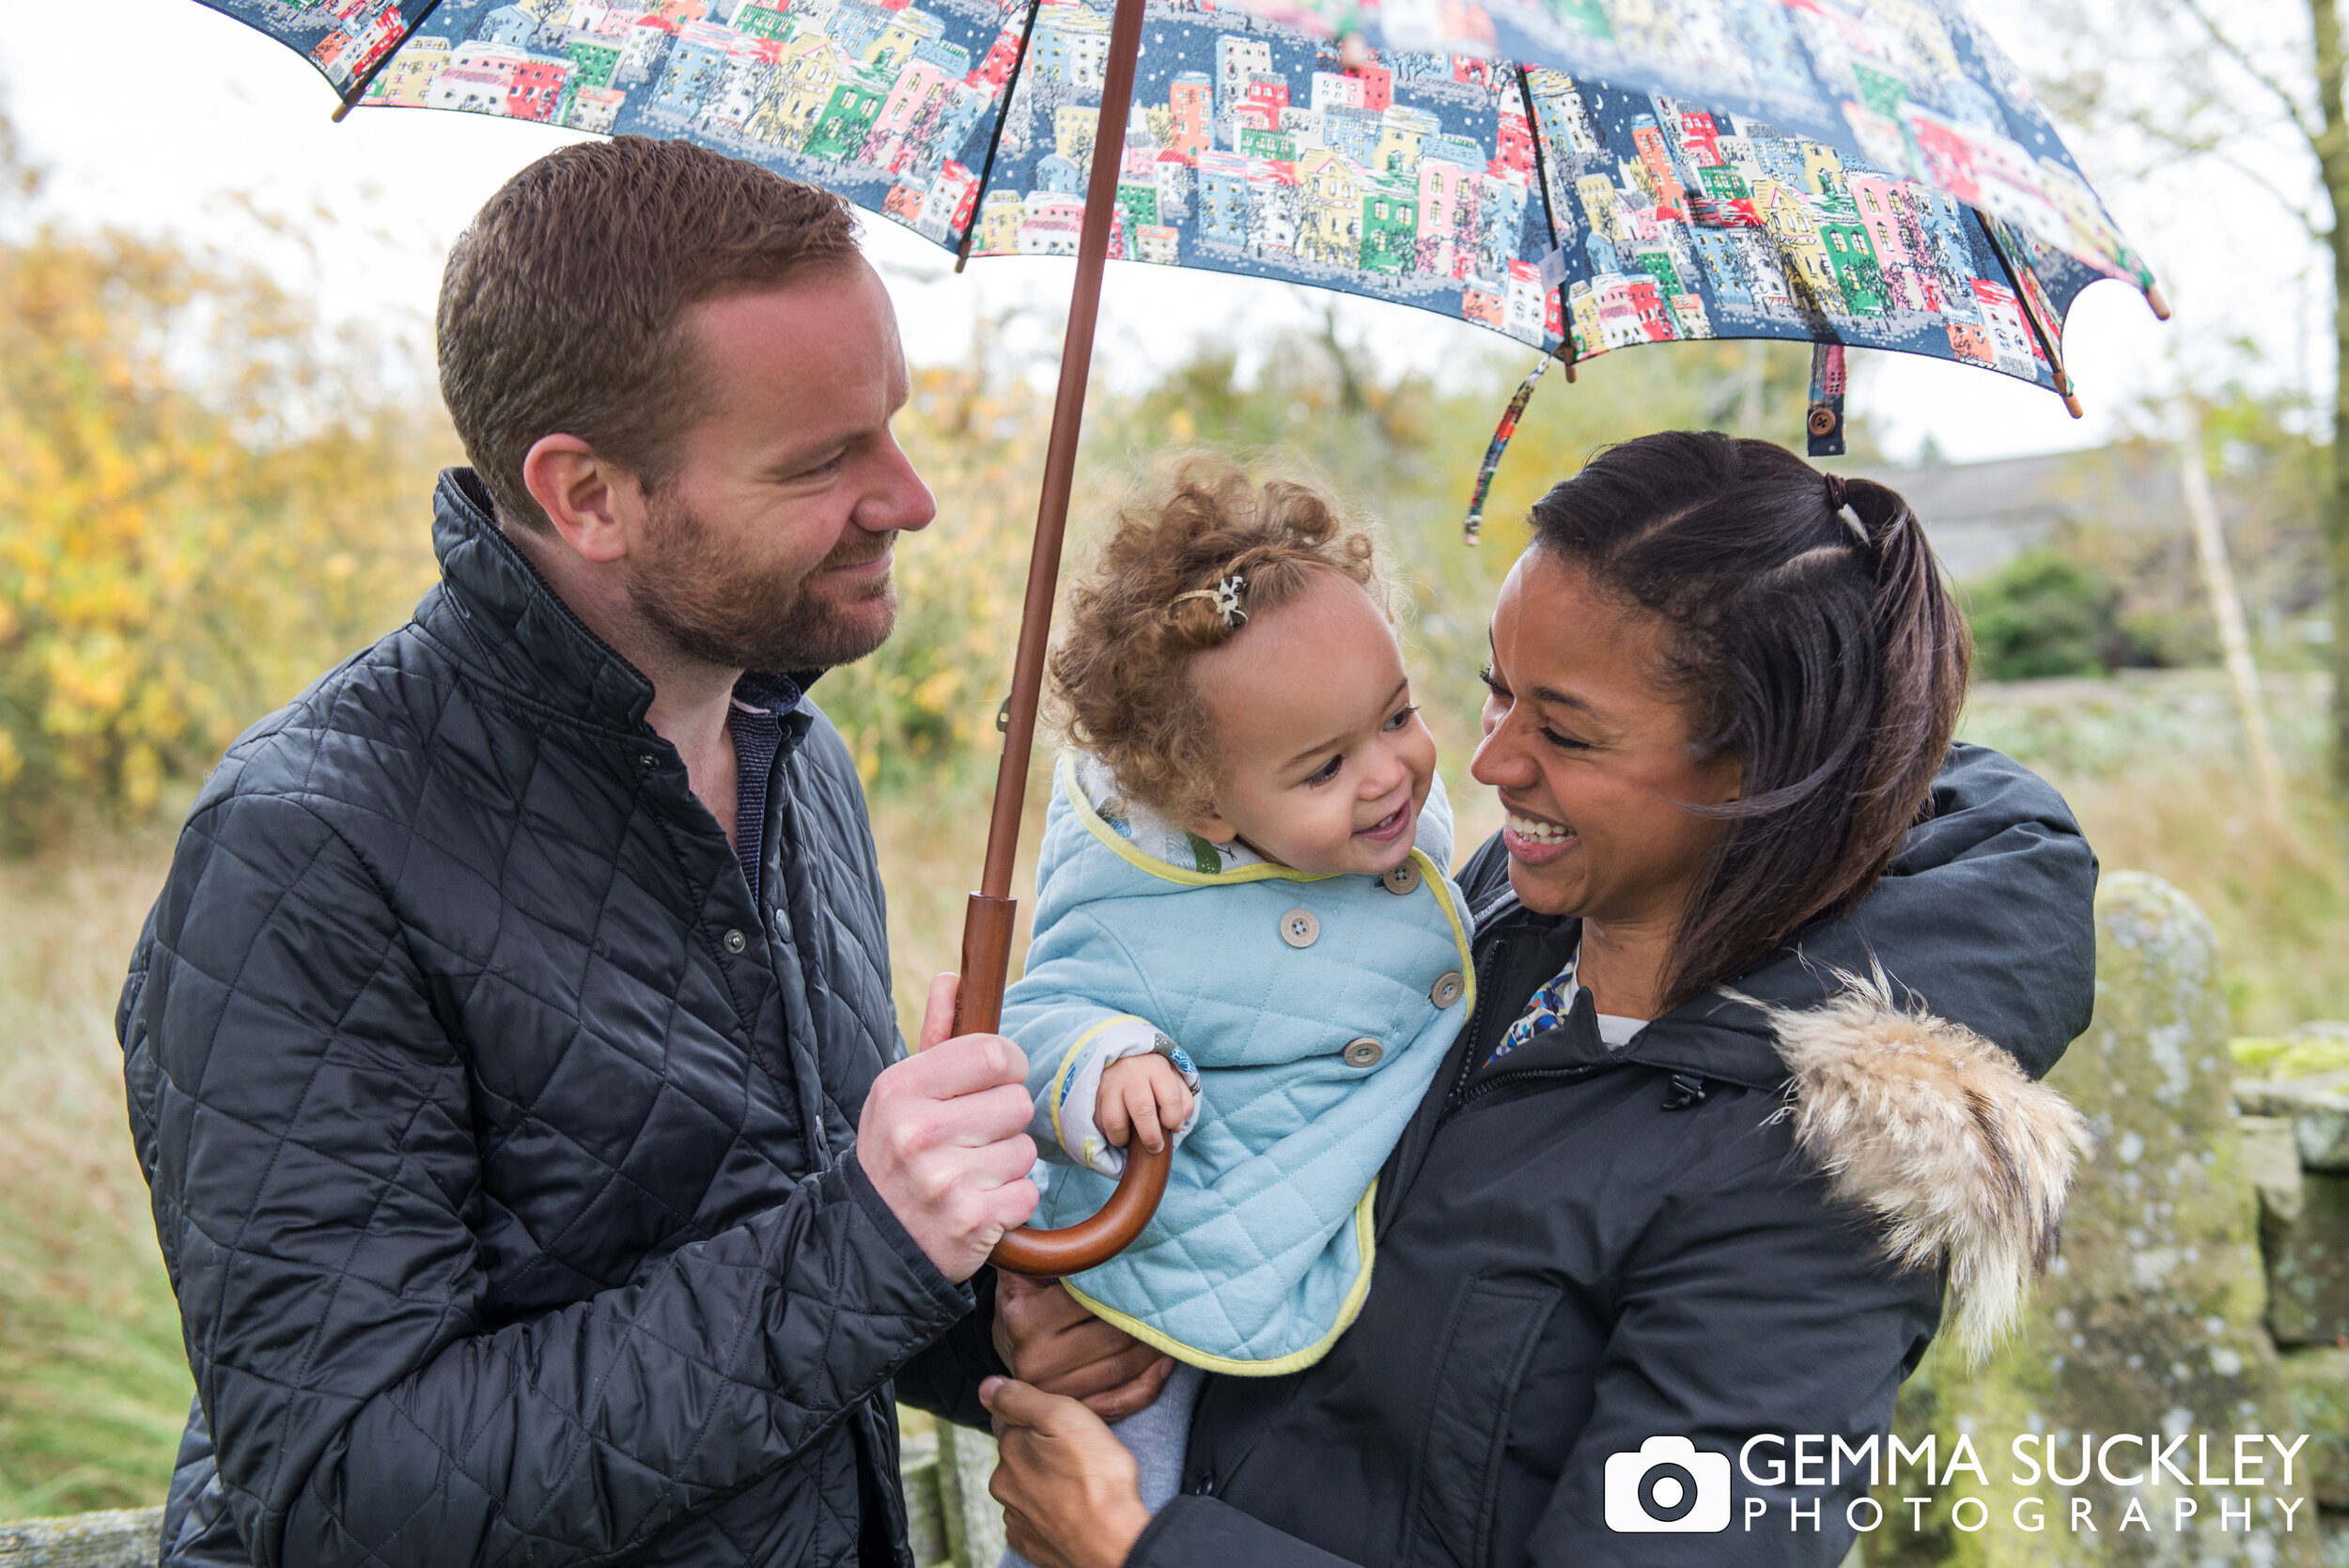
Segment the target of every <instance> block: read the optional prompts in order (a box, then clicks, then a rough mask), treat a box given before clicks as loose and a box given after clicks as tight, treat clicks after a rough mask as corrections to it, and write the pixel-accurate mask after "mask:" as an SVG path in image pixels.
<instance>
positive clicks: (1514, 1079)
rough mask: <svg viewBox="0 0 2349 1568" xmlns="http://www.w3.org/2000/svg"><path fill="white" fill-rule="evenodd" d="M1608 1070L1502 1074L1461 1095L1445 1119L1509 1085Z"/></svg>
mask: <svg viewBox="0 0 2349 1568" xmlns="http://www.w3.org/2000/svg"><path fill="white" fill-rule="evenodd" d="M1605 1070H1606V1068H1605V1067H1602V1066H1597V1065H1584V1066H1579V1067H1529V1068H1527V1069H1526V1070H1525V1071H1523V1072H1520V1073H1502V1074H1500V1075H1498V1076H1496V1077H1493V1078H1488V1079H1486V1080H1485V1081H1484V1082H1482V1083H1480V1084H1478V1085H1477V1086H1476V1087H1475V1088H1474V1089H1472V1090H1470V1092H1469V1093H1467V1094H1462V1095H1460V1096H1459V1098H1458V1099H1457V1100H1455V1102H1454V1103H1453V1106H1452V1109H1451V1110H1448V1111H1446V1112H1445V1113H1444V1119H1445V1120H1446V1121H1449V1120H1451V1119H1452V1117H1454V1116H1455V1115H1457V1114H1458V1113H1459V1112H1460V1111H1462V1110H1467V1109H1468V1108H1469V1107H1470V1106H1471V1105H1474V1104H1475V1103H1476V1102H1477V1101H1478V1100H1481V1099H1483V1098H1484V1097H1485V1096H1486V1094H1491V1093H1492V1092H1493V1091H1494V1090H1496V1089H1501V1088H1504V1087H1506V1086H1507V1085H1509V1084H1513V1083H1531V1082H1532V1081H1533V1080H1534V1079H1545V1078H1589V1077H1590V1076H1591V1075H1592V1074H1594V1073H1598V1072H1604V1071H1605Z"/></svg>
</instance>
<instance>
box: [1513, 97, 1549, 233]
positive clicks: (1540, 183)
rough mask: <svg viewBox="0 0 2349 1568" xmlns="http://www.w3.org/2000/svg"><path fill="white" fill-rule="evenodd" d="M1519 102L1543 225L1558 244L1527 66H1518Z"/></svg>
mask: <svg viewBox="0 0 2349 1568" xmlns="http://www.w3.org/2000/svg"><path fill="white" fill-rule="evenodd" d="M1517 101H1518V102H1520V103H1522V104H1524V105H1525V137H1526V140H1528V141H1530V142H1532V144H1533V183H1534V185H1535V186H1536V187H1537V188H1538V189H1539V190H1540V191H1541V193H1542V223H1543V224H1544V225H1546V226H1547V227H1548V230H1549V242H1550V244H1551V245H1552V246H1553V247H1555V246H1556V245H1557V243H1558V213H1557V211H1556V210H1555V209H1553V208H1552V207H1551V206H1550V205H1549V166H1548V163H1545V162H1544V161H1543V159H1542V117H1541V116H1539V115H1538V114H1536V113H1534V111H1533V85H1532V81H1531V80H1529V79H1528V76H1527V72H1526V69H1525V66H1524V65H1523V63H1522V62H1520V63H1519V64H1518V66H1517Z"/></svg>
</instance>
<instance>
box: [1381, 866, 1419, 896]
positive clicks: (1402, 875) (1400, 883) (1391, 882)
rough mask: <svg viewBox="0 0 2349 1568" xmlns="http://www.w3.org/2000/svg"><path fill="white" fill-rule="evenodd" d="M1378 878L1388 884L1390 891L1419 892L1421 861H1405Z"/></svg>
mask: <svg viewBox="0 0 2349 1568" xmlns="http://www.w3.org/2000/svg"><path fill="white" fill-rule="evenodd" d="M1378 879H1379V880H1380V881H1382V882H1384V883H1386V884H1387V891H1388V892H1389V893H1417V892H1418V891H1419V862H1417V861H1405V862H1403V863H1402V864H1401V865H1399V866H1396V867H1395V868H1394V869H1393V870H1392V871H1390V872H1388V873H1387V874H1386V875H1385V876H1384V877H1379V878H1378Z"/></svg>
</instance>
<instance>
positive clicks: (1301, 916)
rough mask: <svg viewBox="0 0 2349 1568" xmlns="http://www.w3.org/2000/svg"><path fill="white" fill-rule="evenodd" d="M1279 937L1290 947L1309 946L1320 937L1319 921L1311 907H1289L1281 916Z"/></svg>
mask: <svg viewBox="0 0 2349 1568" xmlns="http://www.w3.org/2000/svg"><path fill="white" fill-rule="evenodd" d="M1281 939H1282V940H1283V941H1284V942H1286V943H1288V944H1289V946H1291V947H1311V946H1313V945H1314V943H1315V942H1316V941H1318V940H1320V939H1321V922H1320V921H1318V920H1316V919H1315V917H1314V912H1313V911H1312V910H1311V909H1291V910H1290V911H1289V912H1288V913H1287V914H1284V915H1283V916H1282V917H1281Z"/></svg>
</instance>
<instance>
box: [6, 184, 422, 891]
mask: <svg viewBox="0 0 2349 1568" xmlns="http://www.w3.org/2000/svg"><path fill="white" fill-rule="evenodd" d="M365 349H366V346H365V344H364V343H362V342H361V341H359V340H358V339H356V338H354V337H351V336H349V335H345V336H341V337H336V336H334V335H332V334H323V333H321V332H320V330H319V325H318V323H317V321H316V320H315V319H314V318H312V317H311V315H310V314H309V313H308V312H307V311H306V310H305V309H304V308H303V306H302V305H301V304H300V303H298V302H297V301H296V300H294V299H293V298H291V297H290V296H289V295H288V293H287V292H286V291H285V290H284V289H283V288H282V287H280V286H279V285H278V284H276V283H275V282H273V281H272V280H271V279H270V278H269V277H267V276H266V275H264V274H263V273H261V272H258V271H257V270H255V269H253V268H251V267H248V266H244V265H241V264H237V263H233V262H229V261H226V260H223V259H221V258H219V257H216V256H204V255H199V254H194V253H192V252H190V251H188V250H186V249H183V248H181V247H179V246H177V245H174V244H172V243H169V242H167V241H159V240H153V239H142V238H138V237H134V236H132V235H128V234H122V233H113V232H107V233H97V234H79V233H71V232H65V231H61V230H58V229H56V228H54V227H49V226H37V227H32V228H30V229H29V230H28V231H27V232H23V233H21V234H15V235H9V234H6V233H5V232H0V845H5V846H9V847H19V848H21V847H25V846H30V845H32V844H36V843H38V842H39V841H41V840H43V839H45V838H48V837H50V836H52V835H54V834H55V833H57V832H59V831H63V830H64V829H66V828H67V827H68V826H69V825H70V823H72V822H73V821H75V820H77V819H79V818H83V817H86V816H90V815H95V816H97V817H99V818H101V819H113V820H117V821H118V820H123V819H130V818H136V817H138V816H141V815H146V814H148V812H150V811H151V810H152V809H153V808H154V807H155V806H156V805H157V803H158V801H159V800H161V799H162V798H163V795H164V794H165V792H166V791H167V790H168V789H169V788H170V786H171V785H172V784H173V783H174V782H175V781H182V780H187V779H191V778H194V777H196V776H200V775H201V773H202V772H203V770H204V769H205V768H209V767H210V765H211V763H212V761H213V760H214V759H215V758H216V757H217V756H218V755H219V753H220V752H221V749H222V748H223V747H224V746H225V745H226V743H227V742H228V741H229V740H230V739H232V738H233V737H235V736H236V734H237V733H238V731H239V730H241V728H242V727H243V726H245V725H246V724H248V723H250V722H253V721H254V720H255V719H256V718H257V717H259V716H260V715H261V714H262V713H264V712H266V711H268V709H269V708H270V707H272V706H275V705H276V704H277V703H280V702H283V701H284V700H285V699H286V698H287V697H288V696H290V695H291V694H292V693H293V692H294V691H298V690H299V689H300V687H301V685H302V683H303V682H304V681H305V680H307V679H309V678H311V677H312V676H314V675H316V674H318V673H319V671H320V670H322V669H324V668H326V667H327V666H328V665H330V664H331V663H333V662H334V660H336V659H338V658H340V657H341V656H343V655H344V654H346V653H348V652H349V651H350V649H351V648H353V647H354V646H357V645H359V644H363V643H365V642H366V640H367V638H368V637H370V636H372V635H373V634H375V633H377V632H379V631H380V630H381V629H384V628H386V627H389V626H393V625H397V622H398V621H399V619H400V618H401V617H402V616H403V615H404V614H405V613H406V612H407V610H408V608H409V607H410V606H411V605H412V604H413V603H414V601H415V598H416V597H417V594H418V593H419V592H420V591H421V589H422V588H423V587H425V586H426V585H427V584H428V582H430V580H431V575H432V563H431V550H430V540H429V537H428V530H427V527H426V525H425V522H424V512H423V509H422V501H421V498H422V497H423V496H424V495H425V494H426V493H427V492H428V487H429V484H430V482H431V476H432V474H433V471H434V469H435V468H436V466H437V465H439V464H440V463H442V462H443V461H446V460H449V459H450V458H451V456H452V454H453V451H454V442H453V440H452V439H451V438H450V436H449V434H448V433H447V430H446V427H445V424H444V422H443V421H442V420H441V418H440V417H439V411H438V410H437V408H435V407H433V406H432V405H431V404H430V403H429V402H428V401H427V400H426V399H425V397H423V396H419V393H418V390H417V386H416V381H415V380H414V378H409V379H408V380H407V383H406V386H405V388H404V389H403V390H400V391H398V392H395V393H391V394H386V393H384V392H381V391H380V390H377V387H376V384H375V381H374V379H373V377H372V376H371V375H370V373H369V372H370V370H371V369H372V368H373V365H372V356H371V355H369V354H368V353H367V352H366V351H365Z"/></svg>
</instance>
